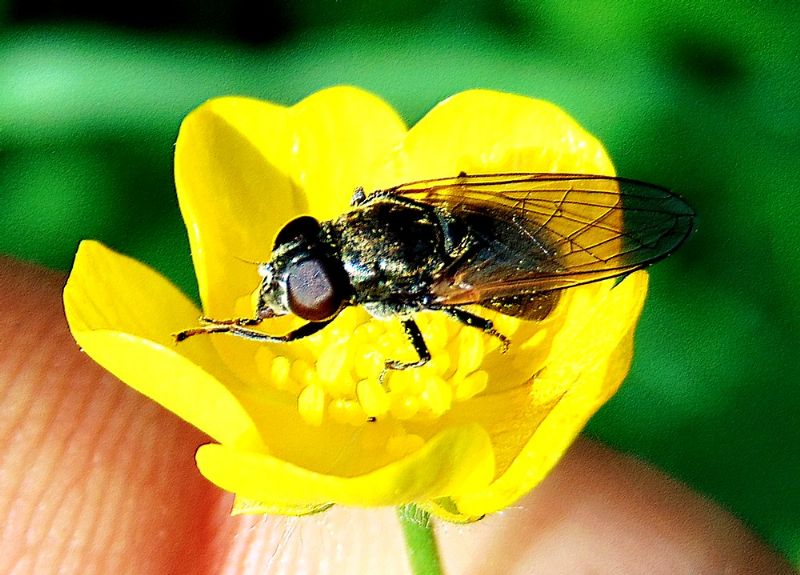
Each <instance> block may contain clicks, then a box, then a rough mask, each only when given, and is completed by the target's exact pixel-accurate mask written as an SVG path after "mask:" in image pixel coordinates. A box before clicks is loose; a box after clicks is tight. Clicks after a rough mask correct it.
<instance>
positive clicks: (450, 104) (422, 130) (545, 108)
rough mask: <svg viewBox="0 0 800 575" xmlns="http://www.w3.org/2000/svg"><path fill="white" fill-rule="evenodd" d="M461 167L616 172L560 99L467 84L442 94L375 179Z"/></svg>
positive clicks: (386, 181)
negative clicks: (445, 95) (467, 87)
mask: <svg viewBox="0 0 800 575" xmlns="http://www.w3.org/2000/svg"><path fill="white" fill-rule="evenodd" d="M460 171H465V172H466V173H468V174H479V173H494V172H515V171H517V172H565V173H566V172H573V173H587V174H607V175H613V174H614V168H613V165H612V164H611V161H610V160H609V159H608V156H607V154H606V152H605V150H604V148H603V146H602V145H601V144H600V142H599V141H598V140H597V139H595V138H594V137H593V136H592V135H591V134H589V133H588V132H586V131H585V130H584V129H583V128H582V127H581V126H580V125H579V124H578V123H577V122H576V121H575V120H574V119H572V118H571V117H570V116H569V115H568V114H566V113H565V112H564V111H563V110H561V109H560V108H558V107H557V106H555V105H553V104H551V103H549V102H545V101H543V100H534V99H532V98H526V97H523V96H516V95H513V94H504V93H501V92H493V91H491V90H469V91H466V92H461V93H459V94H456V95H454V96H452V97H450V98H448V99H446V100H444V101H443V102H441V103H440V104H438V105H437V106H436V107H435V108H433V109H432V110H431V111H430V112H429V113H428V114H427V115H426V116H425V117H424V118H422V119H421V120H420V121H419V122H418V123H417V124H416V125H415V126H414V127H412V128H411V130H410V131H409V132H408V135H407V136H406V139H405V141H404V143H403V146H402V148H401V149H399V150H398V151H397V153H396V154H395V155H394V157H393V160H392V161H391V162H390V163H389V164H388V165H387V166H386V167H385V169H384V170H383V172H382V173H381V174H380V178H381V180H378V181H375V182H371V183H374V185H375V186H377V187H388V186H391V185H394V184H397V183H402V182H408V181H413V180H419V179H426V178H439V177H444V176H455V175H456V174H458V173H459V172H460Z"/></svg>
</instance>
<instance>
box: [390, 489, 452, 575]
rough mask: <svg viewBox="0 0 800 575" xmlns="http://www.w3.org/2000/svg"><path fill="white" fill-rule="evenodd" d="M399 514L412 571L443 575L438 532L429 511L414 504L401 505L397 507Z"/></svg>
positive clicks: (426, 574) (416, 573)
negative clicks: (434, 530) (437, 544)
mask: <svg viewBox="0 0 800 575" xmlns="http://www.w3.org/2000/svg"><path fill="white" fill-rule="evenodd" d="M397 516H398V517H399V518H400V525H401V526H402V527H403V535H404V536H405V539H406V548H407V549H408V560H409V563H410V564H411V572H412V573H413V574H414V575H442V573H443V572H442V564H441V561H440V560H439V549H438V548H437V546H436V534H435V533H434V532H433V522H432V521H431V516H430V515H429V514H428V512H427V511H423V510H422V509H420V508H419V507H417V506H416V505H414V504H409V505H401V506H400V507H398V508H397Z"/></svg>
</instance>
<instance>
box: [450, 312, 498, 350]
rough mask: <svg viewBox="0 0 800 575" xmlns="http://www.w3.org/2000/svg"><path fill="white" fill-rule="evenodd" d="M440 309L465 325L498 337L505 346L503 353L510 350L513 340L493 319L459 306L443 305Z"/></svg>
mask: <svg viewBox="0 0 800 575" xmlns="http://www.w3.org/2000/svg"><path fill="white" fill-rule="evenodd" d="M439 309H440V311H443V312H444V313H446V314H447V315H449V316H450V317H452V318H453V319H456V320H458V321H459V322H461V323H463V324H464V325H468V326H469V327H476V328H478V329H479V330H481V331H482V332H483V333H488V334H489V335H491V336H493V337H496V338H497V339H499V340H500V343H501V344H502V346H503V347H502V351H503V353H505V352H507V351H508V346H509V344H510V343H511V341H510V340H509V339H508V338H507V337H506V336H504V335H503V334H502V333H500V332H499V331H497V330H496V329H494V324H493V323H492V320H489V319H486V318H483V317H481V316H479V315H475V314H474V313H471V312H468V311H466V310H463V309H460V308H457V307H442V308H439Z"/></svg>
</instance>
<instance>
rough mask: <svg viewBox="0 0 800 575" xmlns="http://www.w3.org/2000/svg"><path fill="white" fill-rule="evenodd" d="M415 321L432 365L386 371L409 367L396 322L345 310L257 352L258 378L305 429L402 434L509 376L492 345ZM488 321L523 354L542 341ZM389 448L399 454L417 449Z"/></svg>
mask: <svg viewBox="0 0 800 575" xmlns="http://www.w3.org/2000/svg"><path fill="white" fill-rule="evenodd" d="M484 315H487V314H484ZM414 319H415V321H416V322H417V324H418V325H419V327H420V330H421V331H422V335H423V338H424V339H425V343H426V345H427V346H428V349H429V351H430V353H431V360H430V361H429V362H428V363H427V364H425V365H423V366H421V367H414V368H409V369H405V370H385V369H384V366H385V363H386V361H387V360H390V359H391V360H397V361H403V362H413V361H415V360H416V352H415V350H414V348H413V346H412V344H411V343H410V342H409V340H408V337H407V336H406V334H405V332H404V331H403V327H402V323H401V322H400V321H393V320H391V319H390V320H386V321H382V320H378V319H374V318H371V317H370V316H368V315H367V314H366V313H365V312H364V311H363V310H361V309H358V308H348V309H346V310H344V311H343V312H342V313H340V314H339V317H337V318H336V320H335V321H334V322H333V323H332V324H331V325H330V326H328V327H327V328H325V329H323V330H321V331H320V332H319V333H317V334H314V335H313V336H310V337H308V338H305V339H302V340H298V341H295V342H292V343H289V344H281V345H277V346H268V347H269V350H265V351H260V350H259V351H258V352H257V354H256V363H257V365H258V371H259V373H261V374H265V375H267V376H268V379H269V381H270V382H271V384H272V385H273V386H274V387H276V388H277V389H279V390H282V391H285V392H286V393H289V394H291V395H293V396H294V397H295V398H296V402H297V403H296V404H297V410H298V413H299V414H300V416H301V417H302V418H303V420H304V421H305V422H306V423H308V424H309V425H314V426H321V425H324V424H325V423H326V422H331V423H334V424H338V425H348V426H356V427H358V426H363V425H368V424H372V423H385V422H391V421H393V422H395V423H396V424H398V425H401V428H402V425H403V424H404V422H409V423H410V422H414V421H417V422H431V421H432V420H436V419H437V418H439V417H442V416H443V415H445V414H446V413H447V412H448V411H450V410H451V409H453V407H454V406H456V405H458V404H459V403H462V402H466V401H469V400H471V399H472V398H474V397H476V396H479V395H481V394H483V393H487V390H491V387H492V385H493V382H492V381H491V379H490V376H489V374H490V373H492V374H493V375H492V377H498V376H497V374H498V373H499V374H500V375H501V376H503V381H502V382H501V383H499V385H501V386H502V387H503V388H505V387H507V386H508V385H509V381H511V380H514V378H515V377H516V376H515V374H514V371H515V369H516V368H515V362H514V361H513V358H506V357H504V355H503V353H502V349H501V348H502V346H501V342H500V341H499V340H498V338H496V337H493V336H491V335H489V334H486V333H483V332H482V331H481V330H479V329H477V328H473V327H469V326H464V325H461V324H460V323H458V322H457V321H456V320H454V319H452V318H450V317H449V316H447V315H445V314H443V313H437V312H422V313H420V314H417V316H415V317H414ZM492 321H494V322H495V325H496V326H498V327H497V329H498V330H502V331H501V333H503V334H504V335H507V336H508V337H511V335H513V336H515V338H516V337H519V338H520V344H521V345H520V347H522V345H523V344H524V347H525V348H526V350H531V348H532V347H534V346H535V345H537V344H538V343H540V342H541V340H542V338H543V335H542V331H543V330H541V329H539V328H535V329H531V328H529V327H528V326H526V325H524V324H527V323H528V322H521V321H519V320H517V319H515V318H508V317H505V316H499V315H497V319H496V320H495V318H494V317H492ZM498 366H500V369H498ZM504 371H505V373H504ZM527 376H528V377H529V376H530V373H528V374H527ZM520 382H521V377H520ZM392 429H397V428H396V427H394V428H392ZM392 441H393V442H394V443H393V445H394V447H393V448H392V449H393V450H394V451H397V452H398V453H400V452H406V451H407V450H408V449H411V448H412V447H413V446H416V445H417V443H418V442H417V441H416V440H413V441H412V440H407V439H397V438H395V439H393V440H392Z"/></svg>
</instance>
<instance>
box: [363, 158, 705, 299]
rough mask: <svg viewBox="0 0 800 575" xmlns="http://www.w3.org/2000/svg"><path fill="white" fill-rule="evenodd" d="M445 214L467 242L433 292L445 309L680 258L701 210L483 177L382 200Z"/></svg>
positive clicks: (581, 185) (526, 177)
mask: <svg viewBox="0 0 800 575" xmlns="http://www.w3.org/2000/svg"><path fill="white" fill-rule="evenodd" d="M378 193H379V194H386V195H395V196H399V197H404V198H407V199H410V200H413V201H416V202H420V203H424V204H428V205H431V206H434V207H435V208H439V213H441V214H442V217H443V218H444V220H443V221H449V222H450V225H451V226H452V227H453V229H455V230H457V231H458V234H457V236H458V237H459V238H461V239H462V243H461V245H460V247H459V250H458V252H457V254H458V255H457V256H456V257H455V259H454V261H453V262H452V263H451V264H450V265H449V266H448V267H447V268H446V270H445V271H444V273H442V274H441V277H439V278H438V280H437V282H436V283H435V285H434V286H433V295H434V296H435V297H436V298H437V299H436V301H437V302H438V303H441V304H444V305H461V304H467V303H479V302H481V301H487V300H490V299H493V298H502V297H508V296H514V295H520V294H526V293H531V294H532V293H539V292H546V291H552V290H559V289H564V288H568V287H573V286H577V285H581V284H585V283H589V282H594V281H598V280H603V279H607V278H613V277H617V276H621V275H624V274H627V273H629V272H631V271H634V270H637V269H641V268H643V267H645V266H648V265H650V264H652V263H653V262H656V261H658V260H660V259H662V258H664V257H666V256H667V255H669V254H670V253H672V252H673V251H674V250H675V249H676V248H677V247H678V246H679V245H680V244H681V243H682V242H683V241H684V240H685V239H686V238H687V237H688V236H689V234H690V233H691V232H692V229H693V226H694V211H693V210H692V209H691V207H689V205H688V204H686V202H685V201H684V200H683V199H682V198H680V197H679V196H678V195H676V194H674V193H672V192H670V191H669V190H667V189H665V188H662V187H660V186H655V185H652V184H647V183H644V182H639V181H636V180H628V179H624V178H616V177H610V176H594V175H583V174H532V173H509V174H488V175H487V174H482V175H464V174H462V175H460V176H457V177H452V178H441V179H435V180H424V181H419V182H412V183H408V184H402V185H400V186H396V187H394V188H391V189H388V190H384V191H382V192H378Z"/></svg>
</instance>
